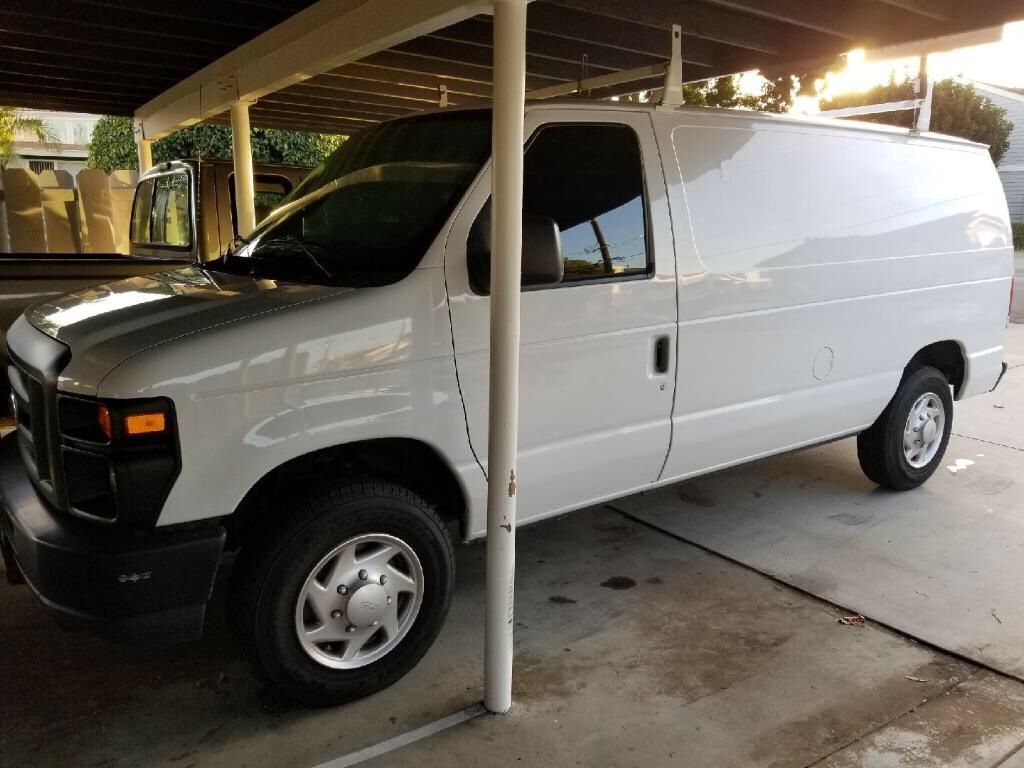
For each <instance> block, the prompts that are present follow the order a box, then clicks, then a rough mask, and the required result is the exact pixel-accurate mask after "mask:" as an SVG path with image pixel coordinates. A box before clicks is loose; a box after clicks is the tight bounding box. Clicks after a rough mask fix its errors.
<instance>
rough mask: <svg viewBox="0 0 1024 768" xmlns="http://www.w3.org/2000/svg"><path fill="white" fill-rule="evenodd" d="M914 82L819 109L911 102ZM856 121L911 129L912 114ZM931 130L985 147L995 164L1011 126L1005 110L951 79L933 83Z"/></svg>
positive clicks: (825, 103) (891, 83)
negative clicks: (978, 143) (975, 142)
mask: <svg viewBox="0 0 1024 768" xmlns="http://www.w3.org/2000/svg"><path fill="white" fill-rule="evenodd" d="M914 96H915V93H914V82H913V80H911V79H910V78H906V79H904V80H902V81H897V80H896V79H895V77H894V78H892V79H890V80H889V82H888V83H885V84H883V85H878V86H875V87H874V88H871V89H870V90H867V91H863V92H861V93H844V94H843V95H841V96H834V97H832V98H831V99H828V100H825V101H823V102H822V103H821V108H822V109H823V110H826V109H843V108H846V107H859V106H863V105H866V104H885V103H887V102H891V101H905V100H908V99H913V98H914ZM855 119H857V120H867V121H869V122H872V123H885V124H886V125H896V126H900V127H902V128H910V127H911V125H912V123H913V119H914V114H913V112H912V111H911V110H903V111H901V112H882V113H880V114H877V115H861V116H858V117H856V118H855ZM931 130H933V131H935V132H936V133H945V134H948V135H950V136H959V137H961V138H964V139H970V140H971V141H977V142H980V143H982V144H987V145H988V151H989V154H991V155H992V161H993V162H996V163H998V162H999V161H1000V160H1001V159H1002V158H1003V155H1005V154H1006V150H1007V149H1009V148H1010V133H1011V132H1012V131H1013V123H1011V122H1010V121H1009V120H1008V119H1007V118H1006V110H1005V109H1002V108H1001V107H997V106H996V105H995V104H993V103H992V100H991V99H989V98H987V97H985V96H982V95H981V94H980V93H978V92H977V91H975V90H974V86H973V85H970V84H964V83H958V82H956V81H955V80H953V79H949V80H940V81H939V82H937V83H935V89H934V93H933V96H932V120H931Z"/></svg>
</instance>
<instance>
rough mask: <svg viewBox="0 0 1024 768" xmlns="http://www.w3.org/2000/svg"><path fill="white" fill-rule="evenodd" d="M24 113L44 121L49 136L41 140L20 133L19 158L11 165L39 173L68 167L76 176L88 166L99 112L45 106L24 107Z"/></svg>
mask: <svg viewBox="0 0 1024 768" xmlns="http://www.w3.org/2000/svg"><path fill="white" fill-rule="evenodd" d="M22 114H23V115H24V116H25V117H27V118H36V119H38V120H42V121H43V127H44V128H45V130H46V133H47V140H46V141H39V139H38V137H36V136H34V135H32V134H31V133H25V134H24V135H19V136H18V137H17V139H16V140H15V142H14V152H15V158H14V160H13V161H12V162H11V163H10V166H9V167H11V168H31V169H32V170H33V171H35V172H36V173H42V172H43V171H68V172H69V173H70V174H71V175H72V176H77V175H78V172H79V171H80V170H82V169H83V168H85V161H86V159H87V158H88V156H89V141H90V140H91V139H92V132H93V129H94V128H95V127H96V122H97V121H98V120H99V119H100V116H99V115H88V114H82V113H80V112H51V111H48V110H41V109H26V110H22Z"/></svg>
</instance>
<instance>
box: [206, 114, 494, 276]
mask: <svg viewBox="0 0 1024 768" xmlns="http://www.w3.org/2000/svg"><path fill="white" fill-rule="evenodd" d="M490 148H491V119H490V113H489V112H486V111H466V112H449V113H444V114H435V115H424V116H422V117H413V118H409V119H405V120H396V121H393V122H389V123H384V124H382V125H379V126H375V127H372V128H367V129H366V130H364V131H361V132H360V133H358V134H355V135H354V136H352V138H350V139H348V140H347V141H345V142H344V143H343V144H342V145H341V147H339V148H338V150H337V151H336V152H335V153H334V154H332V155H331V156H330V157H329V158H327V160H325V161H324V163H323V164H322V165H320V166H319V167H318V168H316V169H314V170H313V171H312V172H311V173H310V174H309V175H308V176H307V177H306V178H305V179H304V180H303V182H302V183H301V184H299V185H298V186H297V187H296V188H295V189H294V190H293V191H292V192H291V194H290V195H288V197H287V198H285V199H284V200H283V201H282V202H281V205H280V206H279V207H278V208H277V209H276V210H275V211H274V212H273V213H272V214H271V215H270V216H269V217H268V218H267V219H266V220H265V221H264V222H263V223H262V224H261V225H260V226H259V227H258V228H257V229H256V231H255V232H253V234H252V235H251V236H250V237H249V238H247V239H246V240H245V241H242V243H241V244H239V245H237V246H236V247H235V248H234V250H233V251H229V253H228V255H227V256H226V257H225V258H222V259H219V260H217V261H216V262H212V263H211V264H210V265H209V266H210V268H211V269H215V270H222V271H228V272H235V273H242V274H250V275H253V276H255V277H263V278H270V279H279V280H289V281H297V282H310V283H325V284H330V285H345V286H352V287H357V286H365V285H384V284H387V283H391V282H395V281H397V280H400V279H401V278H402V277H404V276H405V275H407V274H408V273H409V272H411V271H412V270H413V269H415V268H416V265H417V264H418V263H419V262H420V259H421V258H422V257H423V253H424V251H425V250H426V248H427V247H428V246H429V245H430V243H431V242H432V241H433V239H434V237H436V235H437V232H438V230H439V229H440V227H441V226H442V225H443V224H444V222H445V220H446V219H447V218H448V216H449V215H450V214H451V212H452V210H453V208H454V207H455V205H456V204H457V203H458V201H459V200H460V199H461V198H462V195H463V194H464V193H465V191H466V188H467V187H468V186H469V184H470V182H471V181H472V180H473V179H474V178H475V177H476V175H477V173H479V171H480V167H481V166H482V164H483V163H484V161H485V160H486V158H487V157H488V155H489V154H490Z"/></svg>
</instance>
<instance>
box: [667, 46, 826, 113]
mask: <svg viewBox="0 0 1024 768" xmlns="http://www.w3.org/2000/svg"><path fill="white" fill-rule="evenodd" d="M844 66H845V58H844V57H843V56H839V57H836V58H835V59H830V60H827V61H825V62H824V63H822V64H820V65H819V66H816V67H805V68H802V69H800V70H797V71H794V72H786V73H783V74H777V73H771V76H769V77H765V78H763V82H762V83H761V92H760V93H758V94H749V93H743V92H742V91H741V90H740V78H739V76H738V75H726V76H725V77H717V78H712V79H710V80H701V81H698V82H695V83H686V84H684V85H683V101H684V102H685V103H686V104H689V105H693V106H697V107H726V108H734V109H754V110H757V111H758V112H788V111H789V109H790V108H791V107H792V106H793V99H794V98H795V97H796V96H797V95H801V96H805V95H812V96H813V95H814V94H815V93H816V91H817V82H818V80H820V79H822V78H824V77H825V75H826V73H828V72H830V71H833V70H838V69H842V68H843V67H844Z"/></svg>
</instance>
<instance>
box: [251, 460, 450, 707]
mask: <svg viewBox="0 0 1024 768" xmlns="http://www.w3.org/2000/svg"><path fill="white" fill-rule="evenodd" d="M236 568H237V570H236V573H235V578H234V580H233V581H234V583H233V585H232V591H233V596H234V599H233V600H232V601H231V604H232V607H233V608H234V610H235V617H234V618H235V622H234V623H235V628H236V630H237V632H238V634H239V639H240V641H241V645H242V648H243V651H244V652H245V655H246V656H247V658H248V659H249V661H250V662H251V663H252V664H253V666H254V668H255V670H256V672H257V673H258V674H259V675H260V677H261V678H262V679H263V680H264V681H265V682H266V683H267V684H268V685H269V686H270V687H271V688H272V689H273V690H275V691H277V692H279V693H281V694H283V695H285V696H286V697H288V698H291V699H293V700H295V701H298V702H300V703H303V704H307V705H310V706H332V705H335V704H341V703H344V702H346V701H351V700H353V699H357V698H361V697H363V696H366V695H369V694H371V693H374V692H376V691H379V690H381V689H382V688H386V687H387V686H389V685H391V684H392V683H394V682H395V681H396V680H398V679H399V678H401V677H402V676H403V675H405V674H406V673H407V672H408V671H409V670H411V669H412V668H413V667H414V666H415V665H416V664H417V663H418V662H419V660H420V659H421V658H422V657H423V655H424V654H425V653H426V652H427V650H428V649H429V648H430V646H431V645H432V644H433V642H434V639H435V638H436V637H437V634H438V632H439V631H440V629H441V626H442V624H443V623H444V619H445V616H446V615H447V613H448V608H449V606H450V604H451V598H452V588H453V584H454V577H455V560H454V547H453V545H452V540H451V537H450V536H449V535H448V531H447V529H446V528H445V526H444V523H443V522H442V521H441V519H440V518H439V517H438V516H437V514H436V513H435V512H434V511H433V510H432V509H431V508H430V507H429V506H428V505H427V503H426V502H425V501H423V500H422V499H421V498H419V497H418V496H416V495H415V494H413V493H411V492H410V491H408V490H407V489H405V488H402V487H401V486H398V485H394V484H392V483H386V482H380V481H374V480H360V481H355V482H350V483H344V484H341V485H338V486H336V487H333V488H329V489H327V490H326V491H323V492H321V493H317V494H314V495H311V496H310V497H308V498H306V499H305V500H304V501H303V502H301V503H300V504H299V506H298V509H297V510H295V512H294V514H290V515H288V517H287V519H285V520H284V521H283V522H282V524H281V525H279V526H278V527H277V528H275V529H272V530H270V531H268V532H267V533H266V534H264V535H263V536H262V537H261V539H260V541H258V542H254V543H253V544H252V545H250V547H249V550H248V551H247V550H246V547H244V546H243V549H242V553H241V555H240V557H239V562H238V563H237V564H236Z"/></svg>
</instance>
